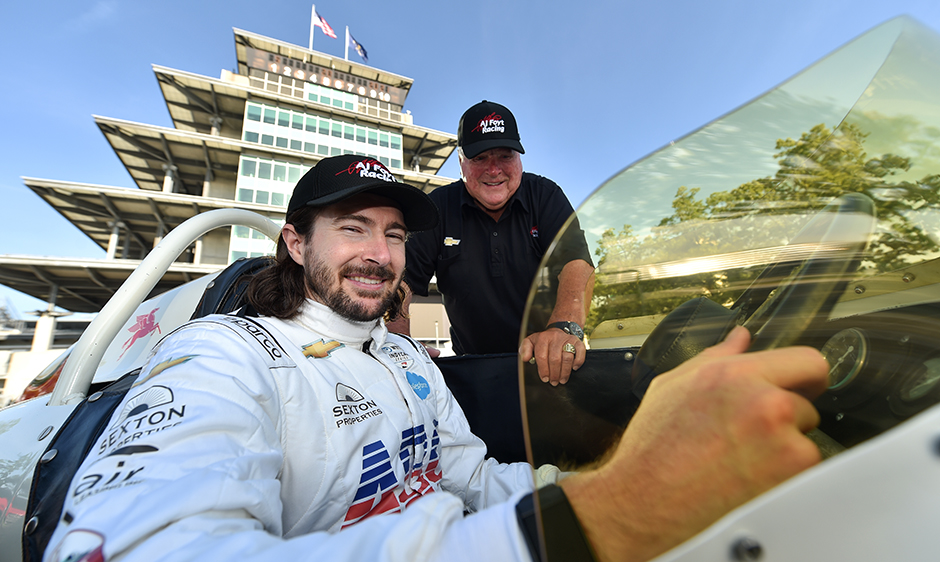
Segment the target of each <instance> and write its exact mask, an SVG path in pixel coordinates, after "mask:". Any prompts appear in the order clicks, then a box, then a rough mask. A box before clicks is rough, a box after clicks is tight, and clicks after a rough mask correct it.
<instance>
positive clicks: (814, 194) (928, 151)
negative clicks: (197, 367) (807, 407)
mask: <svg viewBox="0 0 940 562" xmlns="http://www.w3.org/2000/svg"><path fill="white" fill-rule="evenodd" d="M938 140H940V37H938V36H937V34H936V33H934V32H933V31H931V30H928V29H926V28H924V27H922V26H921V25H919V24H917V23H916V22H913V21H911V20H910V19H907V18H898V19H895V20H892V21H890V22H887V23H886V24H884V25H882V26H880V27H878V28H876V29H874V30H872V31H870V32H868V33H866V34H865V35H863V36H861V37H859V38H858V39H856V40H855V41H853V42H851V43H849V44H848V45H846V46H844V47H843V48H841V49H840V50H838V51H837V52H835V53H833V54H831V55H829V56H828V57H826V58H825V59H823V60H821V61H820V62H818V63H816V64H815V65H813V66H811V67H810V68H808V69H806V70H805V71H803V72H802V73H800V74H799V75H797V76H796V77H794V78H792V79H791V80H789V81H788V82H786V83H784V84H782V85H780V86H779V87H777V88H775V89H774V90H772V91H770V92H768V93H767V94H765V95H764V96H762V97H760V98H758V99H757V100H754V101H753V102H751V103H749V104H747V105H745V106H743V107H741V108H739V109H737V110H735V111H733V112H731V113H729V114H728V115H725V116H723V117H721V118H719V119H717V120H715V121H714V122H712V123H710V124H708V125H706V126H705V127H703V128H701V129H699V130H698V131H695V132H694V133H691V134H690V135H688V136H686V137H684V138H682V139H680V140H677V141H675V142H674V143H671V144H670V145H669V146H667V147H664V148H663V149H661V150H659V151H657V152H655V153H653V154H651V155H650V156H648V157H646V158H644V159H642V160H640V161H639V162H637V163H635V164H632V165H631V166H629V167H627V168H626V169H624V170H623V171H622V172H620V173H619V174H617V175H615V176H614V177H612V178H611V179H610V180H608V181H607V182H606V183H605V184H604V185H602V186H601V187H600V188H599V189H598V190H597V191H596V192H595V193H594V194H593V195H592V196H591V197H590V198H589V199H588V200H587V201H585V203H584V204H583V205H582V206H581V207H580V208H579V209H578V211H577V215H578V219H579V221H580V226H581V228H582V229H583V230H584V236H585V238H586V240H587V242H588V244H589V246H590V248H591V251H592V254H593V256H594V259H595V265H596V282H595V284H594V288H593V295H592V297H591V299H590V302H591V308H590V312H589V315H588V321H587V325H586V326H585V333H586V334H587V337H586V341H587V342H588V347H589V349H590V350H591V352H590V353H589V359H588V361H591V360H592V356H596V357H599V356H600V355H601V354H600V353H598V352H599V350H603V349H608V350H616V351H611V353H616V357H617V358H618V360H620V361H621V362H622V364H621V367H620V368H621V370H622V371H623V375H622V379H623V380H622V381H621V382H620V383H619V384H622V385H623V386H624V387H628V386H629V385H631V384H633V383H635V382H636V381H634V380H632V379H631V371H632V366H633V361H634V358H635V353H636V352H637V350H638V348H639V346H641V345H642V344H643V343H644V342H645V341H646V340H647V338H648V336H649V334H650V333H651V332H653V330H654V329H655V328H656V327H657V326H658V325H659V324H660V323H661V322H662V321H663V319H664V318H666V317H667V315H668V314H669V313H670V312H672V311H673V310H674V309H676V307H678V306H679V305H680V304H682V303H684V302H687V301H689V300H690V299H695V298H702V297H704V298H706V299H709V300H711V301H713V302H715V303H717V304H719V305H721V306H722V307H724V308H725V309H727V310H728V311H732V312H733V313H734V314H736V317H735V318H736V319H735V321H736V322H737V323H739V324H741V323H743V324H745V325H746V326H748V327H749V328H750V329H751V330H752V332H757V331H759V330H761V329H762V328H763V326H764V323H765V322H766V323H767V324H772V325H773V326H774V328H775V329H778V330H785V331H787V332H788V336H787V337H786V338H777V339H774V342H776V343H775V344H774V345H777V344H780V343H781V342H783V343H784V344H787V345H788V344H791V343H800V344H808V345H813V346H814V347H817V348H818V349H822V350H823V353H824V354H825V355H826V356H827V358H828V359H829V360H830V364H831V365H832V366H833V371H832V372H831V373H830V391H829V392H827V393H826V395H824V396H823V397H822V398H820V400H819V401H817V407H819V409H820V410H821V413H822V414H823V424H822V426H821V429H822V430H823V431H824V432H826V433H827V434H828V435H830V436H832V437H834V438H835V440H836V441H837V442H838V443H836V444H834V446H836V447H837V446H840V445H845V446H850V445H852V444H854V443H857V442H859V441H862V440H864V439H866V438H869V437H871V436H873V435H874V434H877V433H878V432H880V431H883V430H884V429H887V428H889V427H891V426H892V425H894V424H896V423H898V422H899V421H903V420H904V419H906V418H907V417H910V416H911V415H914V414H916V413H917V412H919V411H922V410H923V409H925V408H926V407H928V406H929V405H931V404H933V403H935V402H937V401H940V384H937V383H938V381H940V367H938V365H940V353H938V352H940V344H935V343H934V342H935V341H940V339H937V338H936V336H937V335H940V328H937V326H936V325H937V324H940V320H934V315H933V312H934V311H933V305H934V303H938V302H940V285H937V284H935V283H934V282H935V281H937V280H940V265H938V261H937V257H938V256H940V251H938V250H940V247H938V236H940V213H938V210H940V200H938V197H940V195H938V193H940V191H938V190H940V143H938V142H937V141H938ZM846 194H859V195H850V196H849V197H848V198H845V197H843V198H842V199H838V198H840V197H842V196H845V195H846ZM833 201H838V202H839V203H838V204H837V205H836V206H835V207H829V208H828V210H827V211H826V212H824V213H822V215H820V212H821V211H822V210H823V209H824V208H825V207H826V206H827V205H830V204H831V203H832V202H833ZM859 202H861V203H859ZM866 202H870V203H871V206H872V208H873V212H874V214H875V216H876V218H877V220H876V221H871V223H870V224H869V223H866V220H864V217H865V216H868V215H867V213H868V212H869V211H867V210H865V209H863V207H864V208H867V207H866V206H867V205H868V203H866ZM840 205H841V206H840ZM859 205H861V207H859ZM853 214H854V215H857V216H858V217H861V219H859V220H855V221H852V220H849V219H847V217H850V216H852V215H853ZM837 215H839V217H840V218H838V219H836V218H835V217H836V216H837ZM817 216H823V217H828V218H826V219H824V220H822V222H820V219H817V220H816V222H812V223H811V222H810V221H811V220H812V219H813V217H817ZM808 224H809V225H810V226H809V229H808V230H807V229H806V228H807V225H808ZM801 230H802V232H803V233H802V234H799V233H800V232H801ZM543 265H544V266H545V267H544V268H543V272H544V273H543V275H542V276H541V277H540V279H537V280H536V282H535V285H534V287H533V293H532V294H531V295H530V303H529V305H530V309H531V311H532V312H540V313H542V314H544V313H545V311H548V310H550V309H551V307H552V306H553V305H554V302H555V295H554V293H553V283H552V280H551V275H550V274H549V272H550V271H557V270H558V269H560V267H559V264H555V263H554V262H553V258H552V256H551V255H549V256H548V257H547V258H546V260H545V262H544V264H543ZM775 265H776V267H774V266H775ZM762 272H763V274H762ZM796 287H801V288H799V289H797V288H796ZM784 289H786V290H787V291H789V292H790V293H793V294H791V295H790V296H786V295H784V296H781V295H782V294H783V290H784ZM801 291H802V292H801ZM813 299H815V301H814V303H813V305H812V306H807V305H806V301H807V300H813ZM798 316H799V317H802V318H803V320H799V321H798V320H797V319H796V317H798ZM532 317H533V318H535V317H539V316H538V315H532ZM749 322H750V325H749V324H748V323H749ZM914 326H916V328H915V327H914ZM542 328H543V327H542V326H537V325H534V323H533V325H527V326H526V328H525V331H526V333H531V332H534V331H538V330H541V329H542ZM935 345H937V348H936V349H935V348H934V346H935ZM935 353H937V354H938V355H937V358H935V357H934V354H935ZM526 369H527V371H526V373H525V377H526V379H525V388H526V393H527V397H526V399H527V404H528V410H529V412H528V415H529V419H528V422H529V429H530V431H534V429H533V428H536V427H539V428H542V427H545V426H552V425H553V424H552V422H551V421H550V420H546V419H544V416H545V415H546V412H552V411H556V412H557V410H558V407H559V406H558V405H557V404H556V403H555V402H554V401H555V400H556V398H551V397H548V398H546V396H545V394H546V390H545V389H544V388H543V387H544V385H540V384H539V383H538V380H537V378H534V374H533V373H532V372H528V369H529V367H528V366H526ZM588 371H590V370H588ZM583 382H584V381H581V382H579V383H578V384H582V383H583ZM605 384H609V381H608V383H605ZM578 392H586V393H587V395H588V396H590V395H592V394H593V392H595V391H593V390H591V391H589V390H588V389H587V387H586V386H582V387H581V388H578V387H574V388H569V389H565V390H562V391H560V394H563V395H565V396H564V399H563V400H562V402H564V404H565V406H564V407H565V408H569V407H570V408H572V409H574V410H578V411H579V412H580V414H579V415H581V416H582V418H581V419H580V420H579V421H578V422H577V423H579V424H583V423H587V425H582V426H581V429H582V430H584V431H587V432H588V433H592V434H595V435H598V436H599V439H600V440H602V441H603V440H608V441H609V440H610V439H611V435H613V434H614V433H616V431H617V430H616V428H617V427H619V426H622V424H623V423H624V416H622V415H621V414H619V413H618V414H617V415H610V414H598V413H597V412H596V411H592V409H593V408H594V406H592V405H590V404H591V402H592V401H591V400H590V399H587V398H585V397H584V396H580V397H579V396H573V395H572V393H578ZM597 392H603V391H602V390H597ZM546 400H548V403H551V404H553V406H551V407H549V408H544V407H540V404H542V403H543V402H545V401H546ZM595 402H596V401H595ZM626 417H628V416H626ZM588 418H589V419H590V420H591V421H590V422H584V421H583V420H584V419H588ZM592 424H593V425H592ZM555 425H557V424H555ZM849 426H851V427H849ZM847 427H849V429H846V428H847ZM862 428H863V429H862ZM536 431H537V430H536ZM549 431H554V430H549ZM542 437H544V436H542ZM542 437H539V436H535V437H534V438H533V448H534V449H535V451H534V452H535V458H536V462H538V461H539V460H557V456H549V457H543V456H540V453H539V451H538V449H539V447H540V445H539V443H541V442H544V440H543V439H542ZM546 439H548V440H551V439H550V437H546ZM599 448H601V447H600V446H598V449H599ZM575 456H577V455H575ZM581 460H584V459H583V458H581Z"/></svg>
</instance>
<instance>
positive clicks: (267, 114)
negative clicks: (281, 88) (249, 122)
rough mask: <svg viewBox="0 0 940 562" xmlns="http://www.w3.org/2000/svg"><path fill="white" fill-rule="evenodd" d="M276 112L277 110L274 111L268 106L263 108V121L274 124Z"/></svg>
mask: <svg viewBox="0 0 940 562" xmlns="http://www.w3.org/2000/svg"><path fill="white" fill-rule="evenodd" d="M276 114H277V112H276V111H274V110H273V109H271V108H268V107H266V108H264V122H265V123H268V124H269V125H273V124H274V116H275V115H276Z"/></svg>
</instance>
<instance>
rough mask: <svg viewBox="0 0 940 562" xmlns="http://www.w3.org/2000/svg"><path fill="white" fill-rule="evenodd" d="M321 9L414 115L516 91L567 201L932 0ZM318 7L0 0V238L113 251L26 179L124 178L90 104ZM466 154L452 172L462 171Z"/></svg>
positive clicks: (44, 250)
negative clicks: (391, 78) (4, 1)
mask: <svg viewBox="0 0 940 562" xmlns="http://www.w3.org/2000/svg"><path fill="white" fill-rule="evenodd" d="M317 11H318V12H319V13H320V15H321V16H323V17H324V18H325V19H326V20H327V21H328V22H329V23H330V25H331V26H332V27H333V29H334V30H336V32H337V34H338V35H339V37H340V38H339V39H330V38H327V37H326V36H324V35H323V34H322V33H321V32H320V30H319V29H318V30H317V32H316V33H317V35H316V39H315V41H314V48H315V49H316V50H320V51H323V52H326V53H329V54H332V55H335V56H342V55H343V47H344V45H343V31H344V29H345V26H347V25H348V26H349V28H350V31H351V32H352V33H353V35H354V36H355V37H356V39H357V40H359V42H360V43H362V44H363V46H364V47H365V48H366V49H367V50H368V52H369V64H370V65H372V66H375V67H377V68H381V69H384V70H388V71H391V72H395V73H397V74H402V75H404V76H408V77H410V78H413V79H414V81H415V82H414V86H413V88H412V90H411V94H410V95H409V97H408V100H407V102H406V105H405V108H406V109H410V110H411V112H412V114H413V115H414V117H415V123H417V124H419V125H422V126H426V127H430V128H433V129H440V130H445V131H451V132H455V131H456V124H457V119H458V117H459V116H460V114H461V113H462V112H463V111H464V110H465V109H466V108H467V107H469V106H470V105H472V104H473V103H476V102H477V101H479V100H481V99H484V98H486V99H490V100H494V101H498V102H500V103H502V104H504V105H506V106H508V107H509V108H510V109H512V110H513V113H514V114H515V115H516V118H517V120H518V121H519V125H520V131H521V134H522V142H523V144H524V146H525V148H526V155H525V156H524V157H523V163H524V166H525V168H526V169H527V170H528V171H532V172H536V173H539V174H541V175H544V176H547V177H550V178H552V179H554V180H555V181H556V182H558V183H559V185H561V186H562V187H563V188H564V190H565V192H566V193H567V194H568V197H569V198H570V199H571V200H572V202H573V203H574V204H575V205H578V204H579V203H581V202H582V201H583V200H584V199H585V198H586V197H587V196H588V195H589V194H590V193H591V192H592V191H593V190H594V189H595V188H597V187H598V186H599V185H600V184H601V183H603V182H604V180H606V179H607V178H609V177H610V176H612V175H614V174H615V173H616V172H618V171H619V170H621V169H622V168H624V167H625V166H627V165H628V164H630V163H631V162H633V161H635V160H637V159H638V158H641V157H642V156H645V155H646V154H649V153H650V152H653V151H655V150H656V149H657V148H659V147H661V146H663V145H666V144H668V143H669V141H671V140H674V139H676V138H679V137H681V136H683V135H685V134H687V133H689V132H690V131H692V130H694V129H696V128H698V127H700V126H702V125H704V124H706V123H707V122H709V121H711V120H713V119H715V118H717V117H719V116H721V115H723V114H724V113H727V112H728V111H731V110H733V109H734V108H736V107H737V106H739V105H741V104H743V103H746V102H747V101H749V100H750V99H753V98H754V97H756V96H759V95H760V94H762V93H763V92H765V91H767V90H768V89H771V88H773V87H774V86H775V85H777V84H779V83H780V82H783V81H784V80H786V79H787V78H789V77H790V76H792V75H793V74H795V73H797V72H799V71H800V70H801V69H803V68H804V67H806V66H808V65H809V64H811V63H813V62H815V61H816V60H818V59H819V58H821V57H823V56H825V55H826V54H828V53H829V52H830V51H832V50H834V49H836V48H838V47H839V46H840V45H842V44H844V43H846V42H848V41H849V40H851V39H852V38H854V37H856V36H857V35H859V34H861V33H863V32H864V31H866V30H868V29H870V28H871V27H874V26H875V25H877V24H879V23H881V22H883V21H885V20H887V19H890V18H892V17H894V16H897V15H901V14H908V15H911V16H913V17H914V18H916V19H918V20H919V21H920V22H921V23H924V24H925V25H927V26H928V27H931V28H933V29H934V30H938V31H940V2H936V0H923V1H919V0H918V1H905V0H895V1H893V2H891V3H888V2H875V1H868V0H863V1H823V2H820V1H819V0H813V1H807V0H792V1H789V2H784V3H780V2H762V1H757V2H755V1H753V0H750V1H712V2H693V1H676V0H661V1H657V2H648V1H643V2H637V1H632V0H617V1H593V0H584V1H582V2H559V1H539V2H533V1H529V2H514V1H511V0H510V1H506V0H502V1H494V0H479V1H476V2H462V3H457V2H441V1H440V0H414V1H399V2H388V1H383V2H379V1H373V0H344V1H342V2H340V1H337V0H323V1H322V2H320V3H318V4H317ZM309 17H310V3H308V2H300V1H290V0H266V1H265V2H249V1H243V0H226V1H216V0H211V1H195V2H194V1H186V2H183V1H179V0H165V1H162V2H151V1H134V2H131V1H118V0H97V1H71V2H63V1H47V2H16V3H12V4H10V5H8V6H5V7H4V17H3V19H2V21H0V46H2V47H0V48H2V52H3V55H4V59H5V60H6V61H7V63H6V64H7V71H6V72H5V73H4V78H3V83H2V86H3V87H0V107H2V108H3V109H4V113H5V114H4V116H3V119H4V122H5V123H6V131H5V133H6V134H4V135H2V136H0V154H2V157H0V193H2V196H3V201H4V212H3V214H2V219H0V254H28V255H48V256H63V257H90V258H103V257H104V251H103V250H101V249H100V248H98V247H97V246H96V245H94V244H92V242H91V241H90V240H89V239H87V238H86V237H85V236H84V234H82V233H81V232H80V231H79V230H78V229H76V228H75V227H73V226H72V225H71V224H70V223H69V222H68V221H66V220H65V219H64V218H62V217H61V216H60V215H59V214H58V213H56V212H55V210H53V209H52V208H50V207H49V206H47V205H46V204H45V203H43V202H42V201H41V200H40V199H39V198H38V197H37V196H35V195H34V194H33V193H32V192H31V191H30V190H29V189H27V188H26V187H25V186H24V185H23V182H22V180H21V179H20V177H21V176H31V177H39V178H45V179H56V180H69V181H76V182H83V183H95V184H103V185H112V186H119V187H133V185H134V184H133V182H132V181H131V179H130V176H129V175H128V174H127V172H126V171H125V169H124V167H123V166H122V165H121V163H120V161H119V160H118V158H117V156H115V154H114V152H113V151H112V150H111V147H110V146H109V145H108V143H107V142H106V141H105V139H104V137H103V136H102V135H101V133H100V132H99V130H98V128H97V126H96V125H95V123H94V120H93V119H92V115H103V116H107V117H113V118H119V119H127V120H131V121H139V122H143V123H151V124H156V125H161V126H171V123H170V119H169V116H168V113H167V111H166V105H165V103H164V101H163V98H162V97H161V95H160V90H159V87H158V86H157V82H156V79H155V77H154V74H153V71H152V70H151V66H150V65H151V64H159V65H163V66H168V67H171V68H176V69H180V70H185V71H189V72H195V73H199V74H204V75H207V76H213V77H218V76H219V73H220V71H221V70H222V69H229V70H232V69H234V67H235V46H234V39H233V34H232V28H233V27H238V28H241V29H245V30H248V31H251V32H254V33H259V34H262V35H266V36H269V37H273V38H276V39H279V40H282V41H287V42H290V43H294V44H298V45H306V44H307V41H308V37H309V29H310V28H309V25H310V21H309ZM355 57H356V55H355V54H354V53H352V54H350V58H355ZM357 60H358V59H357ZM455 158H456V157H453V158H452V159H451V161H448V163H447V164H446V165H445V167H444V169H443V170H442V173H443V174H444V175H447V176H451V177H455V176H456V175H457V166H456V162H455ZM3 298H9V299H10V302H11V303H12V304H13V305H14V306H15V307H16V308H17V309H18V310H19V311H20V313H21V314H22V313H24V312H26V311H29V310H35V309H36V308H44V307H45V305H44V303H42V302H40V301H36V300H35V299H31V298H28V297H26V296H25V295H22V294H20V293H17V292H15V291H12V290H10V289H8V288H6V287H2V286H0V299H3Z"/></svg>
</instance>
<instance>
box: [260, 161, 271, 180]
mask: <svg viewBox="0 0 940 562" xmlns="http://www.w3.org/2000/svg"><path fill="white" fill-rule="evenodd" d="M258 177H259V178H261V179H265V180H269V179H271V163H270V162H258Z"/></svg>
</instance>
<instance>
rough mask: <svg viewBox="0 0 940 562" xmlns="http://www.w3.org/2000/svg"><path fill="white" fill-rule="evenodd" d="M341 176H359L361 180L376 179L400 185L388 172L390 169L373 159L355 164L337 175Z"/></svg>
mask: <svg viewBox="0 0 940 562" xmlns="http://www.w3.org/2000/svg"><path fill="white" fill-rule="evenodd" d="M340 174H357V175H358V176H359V177H360V178H375V179H377V180H382V181H388V182H395V183H398V180H397V179H396V178H395V176H393V175H392V173H391V172H389V171H388V168H386V167H385V166H383V165H382V163H381V162H379V161H378V160H373V159H372V158H366V159H364V160H359V161H358V162H353V163H352V164H350V165H349V167H348V168H346V169H345V170H341V171H340V172H338V173H337V174H336V175H337V176H338V175H340Z"/></svg>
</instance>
